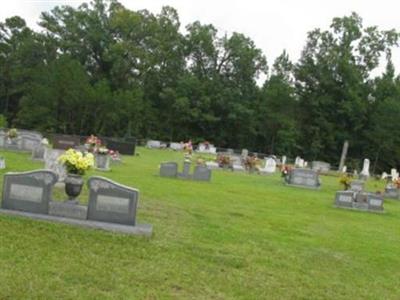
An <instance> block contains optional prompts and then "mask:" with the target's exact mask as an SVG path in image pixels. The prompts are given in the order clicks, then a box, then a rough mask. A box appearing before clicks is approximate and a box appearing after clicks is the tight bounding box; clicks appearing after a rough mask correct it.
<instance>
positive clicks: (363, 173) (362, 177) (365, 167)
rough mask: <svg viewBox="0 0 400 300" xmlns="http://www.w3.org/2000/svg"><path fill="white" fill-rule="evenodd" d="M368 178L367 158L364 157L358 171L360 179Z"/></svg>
mask: <svg viewBox="0 0 400 300" xmlns="http://www.w3.org/2000/svg"><path fill="white" fill-rule="evenodd" d="M368 178H369V159H368V158H366V159H364V164H363V169H362V171H361V173H360V179H362V180H367V179H368Z"/></svg>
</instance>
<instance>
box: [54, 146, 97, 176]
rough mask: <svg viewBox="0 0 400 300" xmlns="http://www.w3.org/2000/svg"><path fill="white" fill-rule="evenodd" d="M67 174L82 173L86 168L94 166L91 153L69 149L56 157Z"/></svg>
mask: <svg viewBox="0 0 400 300" xmlns="http://www.w3.org/2000/svg"><path fill="white" fill-rule="evenodd" d="M58 161H59V162H60V163H62V164H63V165H64V166H65V167H66V168H67V172H68V173H69V174H77V175H84V174H85V172H86V171H87V170H89V169H90V168H92V167H93V166H94V156H93V154H92V153H85V154H83V153H82V152H80V151H77V150H74V149H69V150H67V151H66V152H65V153H64V154H63V155H61V156H60V157H59V158H58Z"/></svg>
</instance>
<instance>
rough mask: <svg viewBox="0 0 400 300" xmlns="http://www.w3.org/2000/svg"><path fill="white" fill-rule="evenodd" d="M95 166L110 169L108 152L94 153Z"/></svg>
mask: <svg viewBox="0 0 400 300" xmlns="http://www.w3.org/2000/svg"><path fill="white" fill-rule="evenodd" d="M96 168H97V169H100V170H109V169H110V155H108V154H97V155H96Z"/></svg>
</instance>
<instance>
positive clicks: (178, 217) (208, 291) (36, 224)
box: [0, 148, 400, 299]
mask: <svg viewBox="0 0 400 300" xmlns="http://www.w3.org/2000/svg"><path fill="white" fill-rule="evenodd" d="M138 152H140V156H135V157H127V156H125V157H123V159H124V164H123V165H118V166H113V167H112V168H113V169H112V171H110V172H106V173H101V172H90V173H89V174H88V175H87V177H88V176H90V175H93V174H97V175H102V176H105V177H108V178H111V179H113V180H115V181H117V182H120V183H122V184H125V185H128V186H132V187H135V188H138V189H140V191H141V196H140V197H141V198H140V201H139V210H138V216H137V220H138V222H139V223H151V224H153V236H152V237H151V238H144V237H136V236H127V235H121V234H113V233H108V232H103V231H97V230H90V229H82V228H78V227H72V226H68V225H63V224H53V223H46V222H41V221H33V220H28V219H23V218H18V217H11V216H5V215H0V299H399V298H400V285H399V278H400V201H399V202H396V201H395V200H387V201H385V204H384V207H385V211H386V213H384V214H377V213H368V212H357V211H350V210H343V209H337V208H334V207H333V198H334V194H335V191H336V190H338V189H340V186H339V184H338V178H337V177H326V176H324V177H322V181H323V186H322V188H321V190H317V191H314V190H307V189H301V188H295V187H287V186H284V185H283V184H282V181H281V178H280V176H279V174H277V175H274V176H259V175H249V174H244V173H232V172H230V171H213V175H212V176H213V178H212V182H211V183H201V182H189V181H184V180H178V179H168V178H160V177H159V176H158V166H159V163H160V162H162V161H168V160H176V161H179V162H181V161H182V154H180V153H176V152H171V151H167V150H147V149H143V148H139V149H138ZM1 154H2V155H4V156H5V157H6V164H7V169H6V170H2V171H1V172H0V175H1V176H0V177H1V179H0V180H1V181H2V179H3V176H2V175H3V174H4V173H5V172H7V171H27V170H33V169H39V168H42V166H43V165H42V163H39V162H32V161H30V159H29V157H30V156H29V155H28V154H17V153H12V152H4V151H3V152H2V153H1ZM181 167H182V165H180V168H181ZM383 185H384V183H383V182H378V181H374V180H370V181H369V182H368V189H369V190H370V191H376V190H378V189H381V190H382V188H383ZM54 194H55V198H57V199H59V200H63V198H64V193H63V191H62V190H57V191H55V193H54ZM80 198H81V201H82V202H86V201H87V190H86V189H85V191H84V192H83V194H82V195H81V197H80Z"/></svg>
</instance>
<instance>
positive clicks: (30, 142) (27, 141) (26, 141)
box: [20, 135, 42, 152]
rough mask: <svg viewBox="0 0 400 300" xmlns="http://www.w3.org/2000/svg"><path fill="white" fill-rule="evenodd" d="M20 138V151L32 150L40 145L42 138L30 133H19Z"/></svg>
mask: <svg viewBox="0 0 400 300" xmlns="http://www.w3.org/2000/svg"><path fill="white" fill-rule="evenodd" d="M20 138H21V150H22V151H29V152H31V151H33V149H35V148H36V147H38V146H40V144H41V142H42V139H39V138H37V137H33V136H30V135H20Z"/></svg>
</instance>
